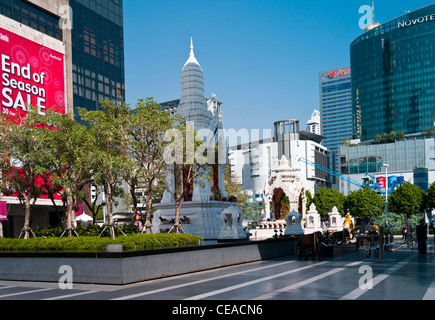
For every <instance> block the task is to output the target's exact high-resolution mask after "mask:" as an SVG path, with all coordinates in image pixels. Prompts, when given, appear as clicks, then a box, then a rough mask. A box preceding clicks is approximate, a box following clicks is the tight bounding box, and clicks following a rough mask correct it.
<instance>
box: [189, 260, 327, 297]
mask: <svg viewBox="0 0 435 320" xmlns="http://www.w3.org/2000/svg"><path fill="white" fill-rule="evenodd" d="M325 263H326V262H319V263H315V264H312V265H309V266H306V267H302V268H298V269H293V270H290V271H287V272H282V273H279V274H275V275H273V276H269V277H263V278H261V279H256V280H252V281H248V282H244V283H240V284H237V285H234V286H230V287H227V288H223V289H219V290H214V291H210V292H206V293H204V294H200V295H197V296H194V297H190V298H186V299H183V300H200V299H204V298H207V297H211V296H215V295H218V294H221V293H224V292H228V291H232V290H236V289H239V288H243V287H247V286H251V285H253V284H257V283H261V282H264V281H269V280H272V279H275V278H279V277H283V276H286V275H289V274H292V273H296V272H299V271H303V270H307V269H310V268H314V267H318V266H321V265H323V264H325Z"/></svg>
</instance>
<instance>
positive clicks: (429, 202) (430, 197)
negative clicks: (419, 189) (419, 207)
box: [427, 182, 435, 210]
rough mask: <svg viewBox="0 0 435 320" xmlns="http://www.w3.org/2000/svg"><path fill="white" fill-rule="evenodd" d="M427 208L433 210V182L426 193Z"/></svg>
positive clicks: (434, 190) (434, 207)
mask: <svg viewBox="0 0 435 320" xmlns="http://www.w3.org/2000/svg"><path fill="white" fill-rule="evenodd" d="M427 208H428V209H432V210H433V209H435V182H434V183H432V184H431V185H430V186H429V190H428V191H427Z"/></svg>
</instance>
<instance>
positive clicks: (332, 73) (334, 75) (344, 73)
mask: <svg viewBox="0 0 435 320" xmlns="http://www.w3.org/2000/svg"><path fill="white" fill-rule="evenodd" d="M350 74H351V70H350V69H339V70H333V71H330V72H329V74H328V76H329V78H331V79H332V78H337V77H342V76H349V75H350Z"/></svg>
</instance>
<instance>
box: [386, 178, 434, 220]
mask: <svg viewBox="0 0 435 320" xmlns="http://www.w3.org/2000/svg"><path fill="white" fill-rule="evenodd" d="M425 206H426V193H425V192H424V190H422V189H421V188H420V187H419V186H415V185H413V184H410V183H405V184H402V185H401V186H400V187H398V188H397V189H396V190H394V191H393V192H392V193H391V196H389V197H388V209H389V210H390V211H392V212H395V213H401V214H405V215H406V216H407V218H410V217H411V215H413V214H417V213H421V212H423V211H424V209H425Z"/></svg>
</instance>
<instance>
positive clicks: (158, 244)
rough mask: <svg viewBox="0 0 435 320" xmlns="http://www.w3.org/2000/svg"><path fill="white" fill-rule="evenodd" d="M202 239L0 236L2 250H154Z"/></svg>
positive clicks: (142, 236) (184, 237) (184, 236)
mask: <svg viewBox="0 0 435 320" xmlns="http://www.w3.org/2000/svg"><path fill="white" fill-rule="evenodd" d="M200 243H202V238H200V237H197V236H193V235H188V234H182V235H176V234H151V235H147V234H133V235H128V236H126V237H125V236H119V237H117V238H116V239H115V240H112V239H110V238H107V237H101V238H97V237H89V236H82V237H74V238H59V237H46V238H45V237H40V238H30V239H26V240H24V239H10V238H1V239H0V251H23V252H41V251H42V252H44V251H73V252H86V251H104V250H105V249H106V247H107V245H109V244H121V245H122V246H123V249H124V250H152V249H167V248H178V247H186V246H197V245H199V244H200Z"/></svg>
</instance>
